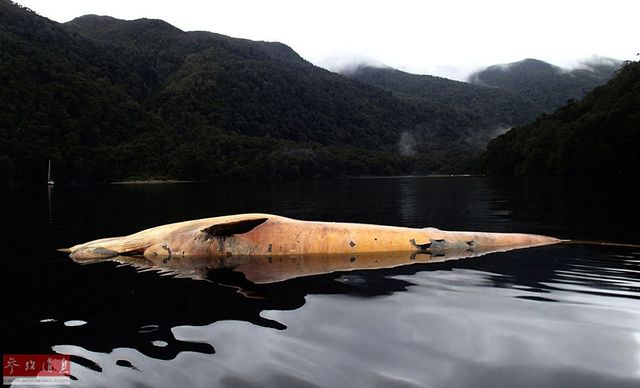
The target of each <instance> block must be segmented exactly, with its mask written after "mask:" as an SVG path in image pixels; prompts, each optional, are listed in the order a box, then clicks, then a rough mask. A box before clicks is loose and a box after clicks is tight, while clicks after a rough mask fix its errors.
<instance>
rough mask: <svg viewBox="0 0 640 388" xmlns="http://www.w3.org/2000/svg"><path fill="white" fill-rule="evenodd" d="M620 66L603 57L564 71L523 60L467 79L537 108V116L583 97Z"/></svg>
mask: <svg viewBox="0 0 640 388" xmlns="http://www.w3.org/2000/svg"><path fill="white" fill-rule="evenodd" d="M621 65H622V63H621V62H620V61H617V60H613V59H608V58H602V59H600V60H592V61H587V62H585V63H583V64H582V67H579V68H575V69H563V68H561V67H558V66H554V65H551V64H549V63H546V62H543V61H540V60H537V59H524V60H522V61H519V62H514V63H508V64H502V65H494V66H489V67H488V68H486V69H484V70H482V71H479V72H477V73H475V74H472V75H471V76H470V77H469V80H470V82H471V83H474V84H477V85H483V86H489V87H495V88H498V89H501V90H505V91H509V92H512V93H515V94H518V95H519V96H521V97H523V98H526V99H528V100H529V101H531V102H532V103H533V104H535V105H537V106H538V107H539V112H540V113H542V112H546V113H551V112H553V111H554V110H556V109H557V108H559V107H561V106H563V105H564V104H566V103H567V100H571V99H579V98H582V97H584V96H585V95H586V94H587V93H588V92H589V91H591V90H592V89H593V88H595V87H596V86H599V85H602V84H604V83H605V82H607V81H608V80H609V79H610V78H611V76H612V75H613V73H614V72H615V71H616V70H617V69H619V68H620V66H621Z"/></svg>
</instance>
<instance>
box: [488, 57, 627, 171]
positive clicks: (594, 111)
mask: <svg viewBox="0 0 640 388" xmlns="http://www.w3.org/2000/svg"><path fill="white" fill-rule="evenodd" d="M639 147H640V63H638V62H631V63H628V64H626V65H625V66H624V67H623V68H622V69H621V70H619V71H618V72H617V73H616V75H615V77H614V78H613V79H612V80H611V81H609V82H608V83H607V84H606V85H604V86H600V87H598V88H596V89H594V90H593V91H592V92H590V93H589V94H587V96H586V97H585V98H584V99H582V100H580V101H574V102H571V103H569V104H567V105H565V106H564V107H562V108H560V109H559V110H558V111H556V112H555V113H553V114H550V115H544V116H542V117H540V118H539V119H537V120H536V121H535V122H534V123H532V124H529V125H526V126H523V127H519V128H514V129H512V130H510V131H509V132H507V133H505V134H504V135H502V136H499V137H498V138H496V139H495V140H493V141H492V142H491V143H490V144H489V146H488V148H487V151H486V153H485V154H484V155H483V157H482V159H483V164H484V166H485V170H486V172H487V173H489V174H492V175H638V173H640V169H639V166H640V158H639V156H638V155H639V153H638V149H639Z"/></svg>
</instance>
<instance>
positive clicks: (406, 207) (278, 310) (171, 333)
mask: <svg viewBox="0 0 640 388" xmlns="http://www.w3.org/2000/svg"><path fill="white" fill-rule="evenodd" d="M634 187H636V186H635V185H633V182H629V181H620V180H607V179H601V178H598V179H573V180H548V179H547V180H542V179H532V180H512V179H490V178H480V177H443V178H437V177H430V178H417V177H414V178H384V179H344V180H322V181H303V182H236V183H219V184H200V183H198V184H163V185H108V186H99V187H64V186H59V187H54V188H52V189H50V190H48V189H47V187H42V188H30V189H12V190H8V189H4V190H3V191H0V211H1V213H0V214H1V215H2V217H1V221H0V226H1V228H2V233H1V234H0V242H1V243H2V247H3V248H4V251H5V254H4V257H3V269H2V295H3V297H2V300H3V309H4V313H3V316H4V320H5V322H6V323H7V324H6V325H4V328H5V329H4V330H3V332H2V352H3V353H45V354H46V353H54V352H56V353H62V354H69V355H71V360H72V374H73V378H74V381H73V382H72V385H71V386H91V387H95V386H104V387H107V386H109V387H111V386H119V387H141V386H152V387H177V386H183V387H210V386H221V387H263V386H273V387H289V386H291V387H315V386H325V387H354V386H366V387H378V386H379V387H405V386H406V387H413V386H415V387H471V386H473V387H540V386H544V387H569V386H575V387H604V386H607V387H609V386H610V387H638V386H640V248H637V247H633V246H611V245H597V244H593V243H582V242H576V243H573V244H560V245H555V246H548V247H539V248H531V249H525V250H517V251H511V252H505V253H493V254H489V255H486V256H481V257H475V258H468V259H461V260H450V261H445V262H439V263H425V262H412V261H410V260H404V261H402V260H400V261H397V262H395V261H394V262H393V263H392V264H393V265H389V266H390V267H392V268H383V269H370V268H367V267H366V263H358V262H356V263H346V264H344V265H342V266H341V267H339V269H340V270H339V271H337V272H331V271H332V268H323V269H324V271H316V272H325V273H321V274H314V273H309V271H308V270H307V271H306V272H305V270H304V269H305V268H307V269H308V268H313V265H315V264H317V263H311V264H310V263H302V264H301V263H299V262H287V263H280V267H278V268H280V270H282V268H283V266H284V267H286V269H287V270H289V271H290V272H292V273H294V274H297V275H296V276H298V277H293V278H290V279H287V280H282V281H274V282H271V283H260V284H256V283H253V282H251V281H249V280H248V279H247V276H245V274H243V273H240V272H238V271H233V270H231V269H210V268H209V269H208V268H207V267H206V266H200V267H198V268H182V269H180V270H178V271H173V272H171V271H157V270H149V269H145V267H144V266H140V265H139V263H118V262H113V261H106V262H100V263H94V264H84V265H81V264H78V263H75V262H74V261H72V260H71V259H70V258H68V256H67V255H66V254H64V253H60V252H57V251H55V248H60V247H67V246H71V245H73V244H76V243H79V242H85V241H88V240H92V239H96V238H101V237H108V236H117V235H124V234H129V233H132V232H136V231H138V230H141V229H144V228H148V227H152V226H156V225H160V224H165V223H170V222H176V221H182V220H189V219H195V218H203V217H212V216H217V215H227V214H235V213H246V212H265V213H274V214H279V215H283V216H289V217H293V218H299V219H305V220H325V221H348V222H362V223H375V224H385V225H399V226H410V227H425V226H434V227H438V228H441V229H449V230H481V231H504V232H509V231H511V232H525V233H539V234H547V235H552V236H556V237H560V238H566V239H573V240H586V241H613V242H616V243H626V244H640V236H639V235H638V232H639V231H640V228H639V226H638V223H639V220H640V206H639V198H640V192H639V191H638V189H635V188H634ZM301 268H302V269H301ZM333 269H335V268H333ZM296 271H298V272H296ZM311 272H313V271H311ZM276 275H277V274H276ZM276 275H274V279H275V280H278V279H277V278H278V277H277V276H276Z"/></svg>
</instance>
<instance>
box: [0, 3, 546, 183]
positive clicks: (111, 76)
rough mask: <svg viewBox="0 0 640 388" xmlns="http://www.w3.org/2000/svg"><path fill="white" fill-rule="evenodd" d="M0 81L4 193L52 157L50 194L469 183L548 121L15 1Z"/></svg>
mask: <svg viewBox="0 0 640 388" xmlns="http://www.w3.org/2000/svg"><path fill="white" fill-rule="evenodd" d="M409 76H413V75H409ZM416 77H420V76H416ZM424 77H426V76H424ZM432 78H435V77H432ZM425 79H426V78H425ZM0 83H1V84H2V85H3V87H2V88H0V107H1V108H0V185H2V184H6V183H11V182H27V183H29V182H44V181H45V176H46V166H47V161H48V160H51V162H52V165H53V171H54V178H55V179H56V181H58V182H108V181H114V180H131V179H151V178H155V179H198V180H200V179H205V180H208V179H239V178H256V177H260V178H309V177H327V176H340V175H391V174H407V173H447V174H449V173H459V172H471V171H477V168H478V165H477V163H476V161H477V156H478V155H479V154H480V152H481V150H482V147H483V145H484V144H486V141H487V140H488V139H489V138H490V137H492V135H495V131H496V128H498V129H502V128H504V129H506V128H508V127H510V126H512V125H516V124H522V123H524V122H526V121H528V120H529V118H532V117H535V116H536V115H537V114H538V113H540V112H541V111H536V109H537V108H536V107H535V106H534V105H532V104H531V103H530V102H529V101H527V100H526V99H524V98H522V97H521V96H519V95H518V94H517V93H515V92H512V91H508V90H500V88H496V87H493V86H491V87H489V86H479V85H470V84H466V83H459V82H455V81H449V80H444V79H440V81H438V83H436V84H434V86H433V88H432V89H431V90H426V89H424V88H423V86H418V87H417V88H413V89H412V87H409V88H407V89H406V90H400V89H398V87H397V85H396V86H394V87H393V88H390V87H385V86H384V85H379V84H376V83H375V82H372V81H371V80H366V79H363V77H355V76H353V75H352V76H344V75H340V74H336V73H332V72H329V71H327V70H324V69H322V68H319V67H316V66H313V65H312V64H310V63H309V62H307V61H305V60H304V59H303V58H301V57H300V56H299V55H298V54H296V53H295V52H294V51H293V50H292V49H291V48H289V47H288V46H286V45H284V44H282V43H273V42H256V41H249V40H243V39H235V38H230V37H227V36H223V35H219V34H214V33H209V32H184V31H181V30H179V29H177V28H175V27H173V26H171V25H170V24H168V23H166V22H163V21H161V20H150V19H140V20H134V21H124V20H118V19H114V18H110V17H105V16H95V15H87V16H83V17H80V18H77V19H74V20H73V21H71V22H68V23H65V24H59V23H56V22H53V21H51V20H48V19H46V18H43V17H40V16H38V15H36V14H35V13H33V12H31V11H30V10H28V9H26V8H24V7H20V6H19V5H16V4H14V3H13V2H11V1H9V0H0ZM405 86H406V85H405ZM403 87H404V86H403ZM492 105H495V109H491V107H492Z"/></svg>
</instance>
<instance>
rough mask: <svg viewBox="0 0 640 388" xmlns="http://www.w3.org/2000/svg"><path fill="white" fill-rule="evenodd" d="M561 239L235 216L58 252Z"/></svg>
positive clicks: (517, 244) (405, 248) (320, 248)
mask: <svg viewBox="0 0 640 388" xmlns="http://www.w3.org/2000/svg"><path fill="white" fill-rule="evenodd" d="M560 241H561V240H559V239H557V238H554V237H548V236H542V235H533V234H521V233H487V232H453V231H444V230H439V229H436V228H422V229H420V228H407V227H397V226H382V225H370V224H357V223H340V222H316V221H301V220H295V219H291V218H286V217H281V216H276V215H271V214H260V213H255V214H239V215H231V216H222V217H213V218H204V219H200V220H193V221H185V222H178V223H174V224H168V225H162V226H157V227H155V228H150V229H146V230H143V231H140V232H137V233H134V234H131V235H128V236H123V237H111V238H104V239H99V240H94V241H89V242H87V243H84V244H78V245H74V246H72V247H70V248H66V249H62V251H65V252H69V253H70V256H71V257H72V258H73V259H74V260H76V261H83V260H97V259H107V258H113V257H117V256H131V257H133V256H137V257H145V258H148V259H150V260H157V259H171V258H174V257H211V258H224V257H234V256H241V257H246V256H265V257H273V256H291V255H326V254H348V255H354V254H363V253H374V252H414V253H415V252H422V253H428V254H431V255H438V254H445V253H446V252H450V251H468V252H474V251H476V250H493V251H496V250H501V249H502V250H511V249H518V248H527V247H534V246H541V245H548V244H555V243H558V242H560Z"/></svg>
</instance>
